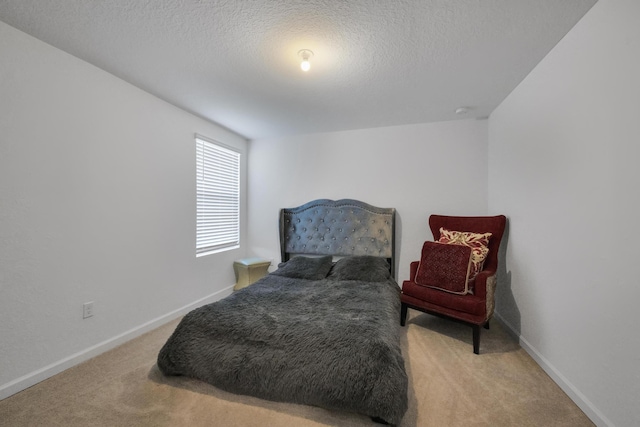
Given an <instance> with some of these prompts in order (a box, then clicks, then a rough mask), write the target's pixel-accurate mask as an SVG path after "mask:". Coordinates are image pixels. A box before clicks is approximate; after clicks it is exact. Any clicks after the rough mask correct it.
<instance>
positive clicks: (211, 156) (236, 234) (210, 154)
mask: <svg viewBox="0 0 640 427" xmlns="http://www.w3.org/2000/svg"><path fill="white" fill-rule="evenodd" d="M196 174H197V179H196V182H197V225H196V256H200V255H206V254H208V253H212V252H219V251H222V250H226V249H232V248H237V247H238V246H239V245H240V153H238V152H237V151H234V150H231V149H229V148H226V147H223V146H222V145H220V144H217V143H214V142H212V141H209V140H206V139H203V138H202V137H199V136H196Z"/></svg>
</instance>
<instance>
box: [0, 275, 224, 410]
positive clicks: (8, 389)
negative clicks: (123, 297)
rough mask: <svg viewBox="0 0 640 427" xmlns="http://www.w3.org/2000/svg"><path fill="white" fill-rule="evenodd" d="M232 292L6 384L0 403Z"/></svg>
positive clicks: (213, 296) (0, 389)
mask: <svg viewBox="0 0 640 427" xmlns="http://www.w3.org/2000/svg"><path fill="white" fill-rule="evenodd" d="M232 292H233V285H231V286H229V287H227V288H224V289H222V290H219V291H217V292H214V293H212V294H211V295H208V296H206V297H204V298H200V299H199V300H197V301H194V302H192V303H190V304H187V305H185V306H184V307H181V308H179V309H177V310H174V311H172V312H170V313H167V314H165V315H163V316H160V317H157V318H155V319H153V320H150V321H148V322H146V323H144V324H142V325H140V326H137V327H135V328H133V329H130V330H128V331H126V332H123V333H122V334H119V335H116V336H115V337H113V338H110V339H108V340H106V341H103V342H101V343H98V344H96V345H94V346H92V347H89V348H87V349H85V350H82V351H79V352H77V353H75V354H72V355H71V356H69V357H66V358H64V359H62V360H59V361H57V362H55V363H52V364H50V365H48V366H45V367H44V368H42V369H38V370H37V371H34V372H31V373H29V374H27V375H24V376H22V377H20V378H17V379H15V380H13V381H11V382H9V383H7V384H3V385H2V386H0V400H2V399H6V398H7V397H9V396H11V395H13V394H16V393H18V392H20V391H22V390H25V389H27V388H29V387H31V386H33V385H35V384H37V383H39V382H41V381H44V380H46V379H47V378H50V377H52V376H54V375H56V374H59V373H60V372H62V371H64V370H66V369H69V368H71V367H73V366H75V365H78V364H80V363H82V362H84V361H86V360H89V359H91V358H92V357H95V356H98V355H99V354H102V353H104V352H106V351H108V350H111V349H113V348H116V347H117V346H119V345H121V344H124V343H125V342H127V341H129V340H132V339H133V338H136V337H139V336H140V335H142V334H144V333H146V332H149V331H151V330H153V329H156V328H158V327H160V326H162V325H164V324H165V323H167V322H170V321H172V320H174V319H177V318H178V317H180V316H183V315H185V314H187V313H188V312H189V311H191V310H193V309H194V308H197V307H200V306H201V305H204V304H209V303H211V302H214V301H218V300H220V299H222V298H224V297H226V296H228V295H231V293H232Z"/></svg>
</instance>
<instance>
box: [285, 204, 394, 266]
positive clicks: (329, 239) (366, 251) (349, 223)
mask: <svg viewBox="0 0 640 427" xmlns="http://www.w3.org/2000/svg"><path fill="white" fill-rule="evenodd" d="M395 219H396V210H395V209H394V208H378V207H375V206H371V205H369V204H367V203H364V202H360V201H358V200H352V199H342V200H328V199H319V200H313V201H311V202H308V203H305V204H304V205H302V206H298V207H296V208H285V209H281V210H280V251H281V256H282V261H283V262H284V261H287V260H288V259H289V258H290V257H291V255H294V254H306V255H334V256H349V255H373V256H379V257H382V258H386V259H387V261H389V265H390V268H391V275H392V276H393V277H395V240H396V239H395Z"/></svg>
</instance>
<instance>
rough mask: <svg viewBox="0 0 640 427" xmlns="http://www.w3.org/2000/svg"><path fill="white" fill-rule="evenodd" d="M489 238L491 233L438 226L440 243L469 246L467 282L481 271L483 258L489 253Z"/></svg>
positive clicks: (471, 280)
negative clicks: (469, 266) (469, 262)
mask: <svg viewBox="0 0 640 427" xmlns="http://www.w3.org/2000/svg"><path fill="white" fill-rule="evenodd" d="M489 238H491V233H482V234H480V233H471V232H467V231H451V230H447V229H446V228H442V227H440V239H438V242H440V243H448V244H452V245H463V246H469V247H470V248H471V271H470V272H469V282H473V280H475V278H476V276H477V275H478V273H480V272H481V271H482V267H483V266H484V260H485V259H487V254H488V253H489Z"/></svg>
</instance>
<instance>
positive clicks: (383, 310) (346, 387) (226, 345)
mask: <svg viewBox="0 0 640 427" xmlns="http://www.w3.org/2000/svg"><path fill="white" fill-rule="evenodd" d="M399 311H400V299H399V289H398V286H397V284H396V283H395V282H394V281H393V280H392V279H390V278H389V279H387V280H385V281H381V282H365V281H358V280H346V281H341V280H332V279H331V278H325V279H322V280H304V279H294V278H290V277H281V276H277V275H275V274H273V273H272V274H270V275H268V276H266V277H264V278H262V279H261V280H259V281H258V282H256V283H255V284H253V285H252V286H249V287H247V288H244V289H242V290H240V291H238V292H235V293H234V294H232V295H231V296H229V297H227V298H226V299H223V300H221V301H218V302H215V303H212V304H209V305H206V306H203V307H201V308H198V309H196V310H194V311H192V312H190V313H189V314H187V315H186V316H185V317H184V318H183V320H182V321H181V322H180V324H179V325H178V327H177V328H176V330H175V332H174V333H173V335H172V336H171V337H170V338H169V340H168V341H167V343H166V344H165V345H164V347H163V348H162V350H161V351H160V354H159V355H158V367H159V368H160V370H161V371H162V372H163V373H164V374H165V375H185V376H188V377H192V378H196V379H199V380H202V381H205V382H208V383H210V384H213V385H214V386H216V387H219V388H221V389H224V390H227V391H230V392H233V393H238V394H246V395H252V396H256V397H259V398H263V399H268V400H274V401H285V402H293V403H302V404H308V405H314V406H319V407H323V408H328V409H338V410H348V411H354V412H358V413H362V414H366V415H369V416H371V417H378V418H381V419H383V420H385V421H387V422H388V423H391V424H397V423H399V422H400V420H401V419H402V416H403V415H404V413H405V411H406V409H407V376H406V372H405V368H404V360H403V358H402V354H401V352H400V343H399V334H400V332H399V327H400V326H399V320H398V319H399V318H400V313H399Z"/></svg>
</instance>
